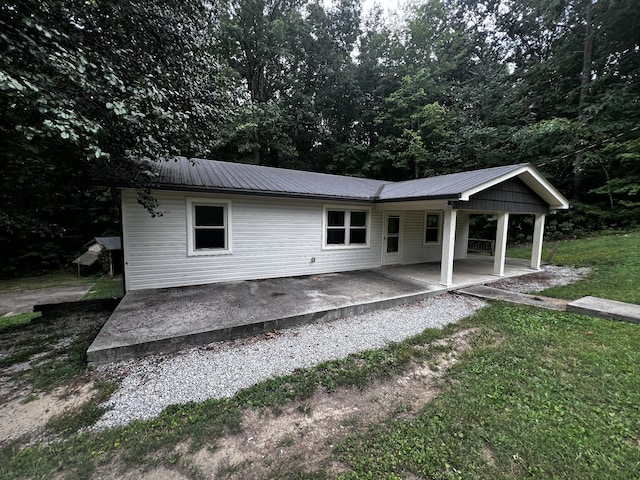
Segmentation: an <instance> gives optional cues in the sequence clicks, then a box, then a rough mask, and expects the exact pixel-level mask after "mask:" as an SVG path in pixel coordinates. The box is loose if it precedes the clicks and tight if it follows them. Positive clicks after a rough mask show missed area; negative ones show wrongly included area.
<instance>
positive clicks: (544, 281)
mask: <svg viewBox="0 0 640 480" xmlns="http://www.w3.org/2000/svg"><path fill="white" fill-rule="evenodd" d="M590 273H591V269H590V268H587V267H583V268H572V267H558V266H555V265H545V267H544V270H543V271H541V272H537V273H532V274H529V275H523V276H521V277H512V278H505V279H504V280H500V281H498V282H494V283H491V284H490V286H491V287H494V288H501V289H503V290H509V291H510V292H515V293H537V292H541V291H542V290H546V289H547V288H551V287H556V286H559V285H567V284H569V283H574V282H577V281H578V280H582V279H583V278H586V277H588V276H589V274H590Z"/></svg>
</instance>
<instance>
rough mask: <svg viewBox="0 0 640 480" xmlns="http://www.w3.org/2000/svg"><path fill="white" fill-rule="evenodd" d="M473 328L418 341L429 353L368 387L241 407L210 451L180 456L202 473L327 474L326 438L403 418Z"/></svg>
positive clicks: (429, 395)
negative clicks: (237, 424) (237, 428)
mask: <svg viewBox="0 0 640 480" xmlns="http://www.w3.org/2000/svg"><path fill="white" fill-rule="evenodd" d="M473 331H474V330H464V331H462V332H459V333H457V334H455V335H453V336H451V337H448V338H446V339H443V340H440V341H438V342H434V343H433V344H431V345H424V346H423V347H422V348H424V349H432V348H434V347H437V348H438V350H437V353H435V354H434V356H433V357H432V358H431V359H430V360H429V361H428V362H427V363H424V364H419V363H412V364H410V365H409V366H408V368H407V369H406V370H405V372H404V373H403V374H402V375H400V376H394V377H392V378H389V379H385V380H381V381H377V382H376V383H374V384H372V385H370V386H369V387H367V388H365V389H363V390H359V389H357V388H339V389H337V390H335V391H333V392H328V391H326V390H324V389H323V390H318V391H317V392H316V393H315V394H314V395H313V396H312V397H311V398H309V399H308V400H306V401H305V402H299V403H296V404H292V405H288V406H286V407H283V408H282V409H277V410H273V409H262V410H249V411H247V412H245V415H244V419H243V425H244V426H245V429H244V431H243V432H242V433H241V434H236V435H232V436H227V437H224V438H223V439H221V440H220V441H219V442H218V444H217V445H216V448H215V450H212V449H210V448H204V449H201V450H200V451H199V452H197V453H196V454H195V455H193V456H189V455H186V456H185V457H184V460H185V461H186V462H188V463H193V464H194V465H195V466H196V467H197V468H198V469H200V470H201V471H202V472H203V474H204V476H205V477H211V476H213V477H214V478H229V479H235V478H237V479H252V478H256V479H257V478H266V477H267V476H272V477H278V476H279V474H283V475H284V474H286V473H287V472H288V473H291V472H292V471H295V470H296V469H298V468H299V469H304V471H307V472H313V471H318V470H322V469H325V470H327V471H329V472H330V473H332V474H337V473H340V472H342V471H344V470H345V468H344V466H343V465H341V464H340V463H339V462H338V461H337V460H336V459H335V458H333V456H332V451H333V447H334V445H336V444H337V443H338V442H340V441H341V440H343V439H344V438H345V437H346V436H347V435H348V434H349V433H352V432H354V431H356V430H357V429H359V428H364V427H366V426H367V425H369V424H373V423H376V422H379V421H382V420H383V419H384V418H388V417H401V418H402V417H406V418H409V417H411V416H413V415H415V414H416V413H417V412H419V411H420V410H421V409H422V407H423V406H424V405H425V404H426V403H427V402H429V401H430V400H432V399H433V398H434V397H435V396H436V395H437V394H438V393H439V392H440V390H441V388H442V387H441V385H440V382H439V380H440V379H441V378H442V377H443V375H444V374H445V372H446V371H447V369H448V368H449V367H450V366H451V365H453V364H454V363H455V362H456V361H457V359H458V356H459V355H460V354H461V353H462V352H464V351H465V350H467V349H468V348H469V343H468V341H467V339H468V337H469V335H470V334H471V333H473Z"/></svg>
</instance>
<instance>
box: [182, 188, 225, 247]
mask: <svg viewBox="0 0 640 480" xmlns="http://www.w3.org/2000/svg"><path fill="white" fill-rule="evenodd" d="M187 250H188V254H189V255H218V254H225V253H231V202H229V201H214V200H212V201H208V200H199V199H188V200H187Z"/></svg>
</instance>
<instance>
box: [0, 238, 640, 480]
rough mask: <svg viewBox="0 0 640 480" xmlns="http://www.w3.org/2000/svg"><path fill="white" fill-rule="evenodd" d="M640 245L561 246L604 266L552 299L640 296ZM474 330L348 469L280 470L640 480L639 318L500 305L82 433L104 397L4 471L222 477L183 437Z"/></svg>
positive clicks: (373, 431)
mask: <svg viewBox="0 0 640 480" xmlns="http://www.w3.org/2000/svg"><path fill="white" fill-rule="evenodd" d="M639 242H640V235H639V234H638V233H637V232H636V233H630V234H628V235H616V236H609V237H597V238H592V239H582V240H574V241H570V242H562V243H561V244H560V247H559V248H558V251H557V253H556V257H555V259H554V260H555V261H557V262H559V263H569V264H573V265H578V266H583V265H586V266H592V267H593V268H594V270H593V274H592V276H591V278H589V279H587V280H584V281H582V282H579V284H577V285H575V286H567V287H562V288H556V289H553V291H554V294H556V295H558V296H565V297H567V298H570V297H571V296H581V295H584V294H590V295H597V296H601V297H607V298H615V299H618V300H623V301H636V302H637V301H638V297H637V295H638V293H637V291H636V290H635V289H633V288H630V287H629V286H627V284H626V282H627V276H630V277H631V278H635V279H638V278H639V277H638V275H639V274H640V272H639V271H640V264H639V263H638V255H639V253H638V252H640V248H638V247H640V245H639ZM551 248H553V245H551ZM590 252H593V253H592V254H591V253H590ZM518 253H519V254H521V255H525V256H526V252H525V251H520V252H518ZM611 257H613V258H614V259H617V260H611ZM623 274H624V275H623ZM584 292H586V293H584ZM469 328H474V329H475V330H474V332H475V333H474V334H472V336H471V337H470V343H471V348H470V349H468V350H467V351H466V352H465V353H463V354H462V356H461V357H460V359H459V362H458V363H457V364H455V365H454V366H453V367H452V368H451V369H450V370H449V371H448V372H447V374H446V375H445V376H444V378H443V379H442V380H441V382H442V384H441V386H440V393H439V394H438V395H437V396H436V397H435V398H434V399H433V400H431V401H430V402H428V403H425V404H424V407H423V408H422V409H420V410H418V411H413V412H411V413H410V414H407V415H393V416H390V417H388V418H386V419H385V420H383V421H381V422H369V423H366V422H365V423H363V424H361V425H358V426H356V427H353V430H352V432H351V433H350V434H349V435H348V436H347V437H346V438H345V439H344V440H342V441H341V442H339V443H337V444H336V445H335V446H334V447H333V460H335V461H337V462H339V463H340V464H341V465H342V466H343V467H344V469H343V470H342V471H341V472H340V473H333V474H331V473H329V470H328V469H322V468H321V469H319V470H314V471H305V470H304V468H303V469H302V470H301V469H300V467H299V466H298V467H296V466H291V467H290V470H289V471H285V472H282V471H279V472H278V473H277V475H276V476H273V477H270V478H298V479H305V478H307V479H311V478H314V479H320V478H339V479H378V478H389V479H392V478H432V479H520V478H566V479H577V478H579V479H636V478H640V367H639V365H640V348H639V346H640V326H639V325H634V324H629V323H623V322H614V321H609V320H604V319H596V318H589V317H584V316H580V315H575V314H569V313H562V312H557V311H550V310H543V309H539V308H534V307H523V306H514V305H510V304H505V303H499V302H496V303H493V304H492V305H491V306H489V307H487V308H485V309H483V310H481V311H479V312H478V313H477V314H476V315H474V316H472V317H470V318H468V319H465V320H463V321H461V322H459V323H458V324H455V325H451V326H449V327H447V328H445V329H444V330H427V331H425V332H424V333H423V334H421V335H420V336H418V337H415V338H413V339H409V340H407V341H405V342H402V343H399V344H393V345H390V346H389V347H387V348H385V349H381V350H376V351H372V352H366V353H363V354H359V355H352V356H350V357H347V358H346V359H343V360H338V361H334V362H328V363H325V364H323V365H319V366H317V367H314V368H310V369H305V370H300V371H298V372H297V373H296V374H294V375H291V376H287V377H280V378H275V379H272V380H269V381H267V382H264V383H262V384H259V385H256V386H254V387H251V388H249V389H247V390H243V391H241V392H239V393H238V394H237V395H236V396H234V397H233V398H231V399H223V400H209V401H206V402H203V403H197V404H187V405H180V406H174V407H170V408H168V409H167V410H166V411H165V412H164V413H163V414H162V415H161V416H160V417H159V418H157V419H154V420H149V421H138V422H134V423H132V424H131V425H129V426H126V427H122V428H114V429H110V430H106V431H103V432H98V433H91V432H88V433H83V434H78V433H76V432H77V429H78V428H80V427H82V426H86V425H90V424H91V423H92V422H93V421H95V418H97V416H98V415H99V414H100V412H101V410H100V408H101V407H99V406H98V405H97V404H96V403H95V401H94V402H93V403H90V404H88V405H86V406H85V407H84V409H81V410H79V411H78V412H77V414H76V415H67V416H66V417H63V418H61V419H59V421H58V422H53V423H52V425H51V426H50V428H51V429H52V430H53V431H55V432H57V434H58V435H59V437H58V439H57V440H54V441H51V442H47V443H38V442H37V441H36V442H35V443H33V444H28V443H27V441H28V440H29V439H28V438H27V439H22V440H16V441H14V442H12V443H9V444H6V445H5V446H4V447H3V448H2V449H1V450H0V477H1V478H23V477H26V478H51V477H54V476H56V474H59V473H60V472H64V473H65V475H67V476H68V477H69V478H90V476H91V475H92V473H93V472H94V469H95V468H96V467H99V466H101V465H102V466H104V465H111V462H113V461H114V459H117V460H118V465H121V466H124V467H126V468H130V469H131V468H140V467H142V468H143V469H144V468H146V469H153V468H154V467H156V466H157V465H163V466H164V467H166V468H169V469H177V471H179V472H180V473H181V474H182V475H184V476H185V477H186V478H193V479H198V478H204V477H207V478H209V477H211V473H212V472H204V471H201V470H199V469H198V468H197V467H195V466H194V464H193V462H191V463H190V462H189V461H188V458H189V457H188V455H189V452H186V453H185V451H184V449H183V450H182V451H181V453H176V452H177V451H176V450H175V446H176V445H188V446H190V447H191V448H190V449H188V450H189V451H195V450H197V449H198V448H200V447H201V446H203V445H208V446H209V448H211V449H213V450H215V448H216V444H217V442H218V441H219V439H220V438H221V437H223V436H225V435H228V434H229V432H235V431H238V430H242V428H243V425H242V412H243V411H245V410H247V409H250V408H256V407H267V408H270V409H272V411H274V412H277V411H278V409H279V408H280V407H281V406H283V405H286V404H291V403H294V402H300V401H304V399H306V398H308V397H309V396H311V395H312V394H313V392H314V391H315V390H316V389H317V388H318V387H324V388H327V389H328V390H329V391H332V390H334V389H336V388H340V386H344V385H356V386H358V387H363V386H364V385H367V384H372V382H375V380H376V379H380V378H388V377H394V376H397V375H401V374H402V372H403V370H404V369H405V368H406V367H407V365H408V364H409V363H410V362H412V361H414V362H429V356H428V355H429V353H428V351H425V349H424V348H420V346H421V345H424V344H428V343H429V342H432V341H433V340H434V339H437V338H443V337H447V336H450V335H452V334H453V333H455V332H457V331H461V330H467V329H469ZM105 388H106V389H107V390H105V391H107V392H108V391H109V390H108V387H105ZM266 414H267V413H265V415H266ZM275 414H276V413H274V415H275ZM293 440H295V442H304V438H301V439H300V438H296V439H291V441H293ZM329 440H330V439H327V441H329ZM189 442H192V443H189ZM278 445H279V446H280V447H282V444H278ZM278 445H274V448H275V447H276V446H278ZM236 467H237V469H238V470H237V472H236V473H237V476H236V477H234V478H243V476H242V468H243V466H242V465H238V466H236ZM103 468H104V467H103ZM214 473H215V472H214ZM274 475H275V474H274ZM219 478H223V477H219Z"/></svg>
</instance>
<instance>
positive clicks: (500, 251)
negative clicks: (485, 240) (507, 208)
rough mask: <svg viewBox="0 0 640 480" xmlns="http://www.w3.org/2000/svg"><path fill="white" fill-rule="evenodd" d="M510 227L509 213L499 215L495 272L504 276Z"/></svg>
mask: <svg viewBox="0 0 640 480" xmlns="http://www.w3.org/2000/svg"><path fill="white" fill-rule="evenodd" d="M508 229H509V214H508V213H507V212H503V213H501V214H499V215H498V228H497V230H496V251H495V259H494V261H493V274H494V275H498V276H499V277H504V259H505V257H506V256H507V230H508Z"/></svg>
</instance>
